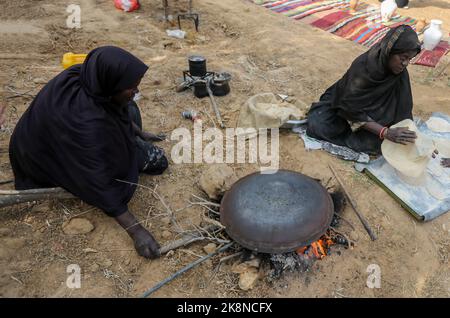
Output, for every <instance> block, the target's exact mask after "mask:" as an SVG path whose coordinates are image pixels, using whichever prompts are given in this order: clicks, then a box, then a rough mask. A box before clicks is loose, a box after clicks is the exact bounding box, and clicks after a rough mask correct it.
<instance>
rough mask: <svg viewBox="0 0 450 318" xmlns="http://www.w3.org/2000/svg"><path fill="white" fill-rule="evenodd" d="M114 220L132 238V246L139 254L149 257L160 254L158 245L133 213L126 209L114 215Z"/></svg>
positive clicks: (155, 256)
mask: <svg viewBox="0 0 450 318" xmlns="http://www.w3.org/2000/svg"><path fill="white" fill-rule="evenodd" d="M116 221H117V222H118V223H119V224H120V225H121V226H122V227H123V228H124V229H125V230H126V231H127V233H128V235H130V237H131V238H132V239H133V241H134V248H135V249H136V251H137V252H138V254H139V255H141V256H143V257H145V258H150V259H155V258H158V257H159V256H160V251H159V249H160V245H159V244H158V242H157V241H156V240H155V238H154V237H153V236H152V234H151V233H150V232H149V231H147V229H145V228H144V227H143V226H142V225H141V224H138V221H137V220H136V218H135V217H134V215H133V214H131V213H130V212H128V211H127V212H125V213H123V214H121V215H120V216H118V217H116Z"/></svg>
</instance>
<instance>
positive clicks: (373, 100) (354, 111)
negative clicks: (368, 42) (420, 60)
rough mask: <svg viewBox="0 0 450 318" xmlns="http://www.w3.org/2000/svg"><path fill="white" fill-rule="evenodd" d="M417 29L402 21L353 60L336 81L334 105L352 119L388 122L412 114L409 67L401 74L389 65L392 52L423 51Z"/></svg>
mask: <svg viewBox="0 0 450 318" xmlns="http://www.w3.org/2000/svg"><path fill="white" fill-rule="evenodd" d="M420 47H421V46H420V42H419V39H418V37H417V34H416V32H414V30H413V29H412V28H411V27H409V26H406V25H401V26H399V27H396V28H394V29H392V30H390V31H389V32H388V34H387V35H386V36H385V37H384V38H383V40H382V41H381V42H380V43H378V44H376V45H375V46H373V47H372V48H371V49H370V50H369V51H367V52H366V53H364V54H362V55H361V56H359V57H358V58H356V60H355V61H354V62H353V63H352V65H351V67H350V69H349V70H348V71H347V72H346V74H345V75H344V76H343V77H342V78H341V79H340V80H339V81H338V82H337V83H336V84H334V85H333V86H332V87H331V88H330V90H332V91H333V92H332V95H333V98H332V108H334V109H337V110H338V114H339V115H340V116H342V117H344V118H345V119H347V120H350V121H360V122H366V121H372V120H373V121H376V122H378V123H379V124H381V125H384V126H388V125H392V124H394V123H397V122H399V121H401V120H403V119H406V118H412V106H413V100H412V94H411V85H410V81H409V74H408V71H407V70H406V69H405V70H404V71H403V72H401V73H400V74H398V75H395V74H393V73H392V72H391V71H390V70H389V67H388V64H389V58H390V57H391V56H392V55H393V54H399V53H404V52H410V51H415V52H417V53H419V52H420Z"/></svg>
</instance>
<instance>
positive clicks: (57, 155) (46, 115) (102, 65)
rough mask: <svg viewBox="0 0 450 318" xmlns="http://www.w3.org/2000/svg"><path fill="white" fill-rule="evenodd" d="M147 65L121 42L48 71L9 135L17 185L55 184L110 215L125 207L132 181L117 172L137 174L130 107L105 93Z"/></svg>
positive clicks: (125, 84) (128, 84)
mask: <svg viewBox="0 0 450 318" xmlns="http://www.w3.org/2000/svg"><path fill="white" fill-rule="evenodd" d="M147 69H148V67H147V66H146V65H145V64H144V63H142V62H141V61H140V60H139V59H137V58H136V57H134V56H133V55H131V54H130V53H128V52H126V51H125V50H122V49H120V48H117V47H102V48H98V49H95V50H93V51H92V52H91V53H89V55H88V57H87V59H86V61H85V63H84V64H83V65H75V66H73V67H71V68H69V69H67V70H65V71H63V72H62V73H61V74H59V75H58V76H56V77H55V78H54V79H52V80H51V81H50V82H49V83H48V84H47V85H46V86H45V87H44V88H43V89H42V90H41V91H40V92H39V94H38V95H37V96H36V98H35V99H34V101H33V102H32V103H31V105H30V107H29V108H28V109H27V110H26V111H25V113H24V114H23V115H22V117H21V119H20V120H19V122H18V123H17V125H16V127H15V130H14V133H13V135H12V137H11V141H10V160H11V165H12V168H13V172H14V176H15V187H16V189H18V190H24V189H30V188H42V187H54V186H60V187H62V188H64V189H66V190H67V191H69V192H71V193H72V194H74V195H75V196H77V197H79V198H81V199H82V200H84V201H85V202H87V203H89V204H91V205H94V206H96V207H99V208H101V209H102V210H103V211H105V213H107V214H108V215H110V216H118V215H120V214H122V213H124V212H126V211H127V209H128V207H127V204H128V202H129V201H130V199H131V197H132V196H133V194H134V191H135V186H133V185H130V184H126V183H123V182H119V181H117V180H124V181H128V182H131V183H137V181H138V154H139V151H137V150H139V147H138V145H137V142H136V136H135V133H134V131H133V128H132V124H131V122H132V117H133V116H135V115H133V114H130V113H129V107H128V106H127V105H124V106H118V105H116V104H114V103H112V102H111V96H113V95H114V94H116V93H117V92H120V91H122V90H124V89H129V88H132V87H133V85H135V83H137V82H138V80H139V79H140V78H142V76H143V75H144V74H145V72H146V71H147ZM141 153H142V151H141ZM159 159H161V157H160V158H159ZM164 159H165V158H164ZM141 161H142V160H141ZM165 163H167V161H166V162H165Z"/></svg>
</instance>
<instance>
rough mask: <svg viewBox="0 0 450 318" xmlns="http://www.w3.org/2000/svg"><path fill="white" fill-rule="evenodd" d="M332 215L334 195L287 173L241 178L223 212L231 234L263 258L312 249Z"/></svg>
mask: <svg viewBox="0 0 450 318" xmlns="http://www.w3.org/2000/svg"><path fill="white" fill-rule="evenodd" d="M333 214H334V207H333V201H332V199H331V196H330V195H329V194H328V192H327V190H326V189H325V188H324V187H323V186H322V185H321V184H320V183H319V182H317V181H316V180H314V179H312V178H310V177H308V176H305V175H303V174H301V173H298V172H294V171H288V170H279V171H278V172H276V173H274V174H261V173H254V174H251V175H248V176H246V177H244V178H242V179H240V180H239V181H237V182H236V183H235V184H234V185H233V186H232V188H231V189H230V190H229V191H228V192H226V193H225V195H224V197H223V199H222V203H221V207H220V221H221V223H222V224H223V225H224V226H225V227H226V231H227V233H228V235H230V237H231V238H233V240H235V241H236V242H238V243H239V244H241V245H242V246H244V247H246V248H248V249H251V250H254V251H258V252H261V253H287V252H292V251H295V250H296V249H297V248H299V247H302V246H307V245H309V244H311V243H312V242H314V241H316V240H318V239H319V238H320V237H321V236H322V235H323V234H324V233H325V231H326V230H327V229H328V227H329V226H330V224H331V221H332V218H333Z"/></svg>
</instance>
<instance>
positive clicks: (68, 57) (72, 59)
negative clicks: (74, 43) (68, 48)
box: [62, 53, 87, 69]
mask: <svg viewBox="0 0 450 318" xmlns="http://www.w3.org/2000/svg"><path fill="white" fill-rule="evenodd" d="M86 56H87V54H74V53H66V54H64V56H63V59H62V66H63V67H64V69H67V68H69V67H71V66H72V65H75V64H83V62H84V60H85V59H86Z"/></svg>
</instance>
